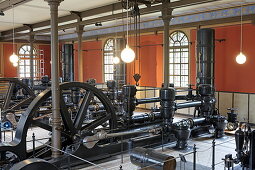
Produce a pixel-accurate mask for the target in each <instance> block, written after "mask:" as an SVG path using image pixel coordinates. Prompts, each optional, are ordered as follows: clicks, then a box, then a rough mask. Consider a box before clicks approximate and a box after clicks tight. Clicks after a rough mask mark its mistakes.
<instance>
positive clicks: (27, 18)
mask: <svg viewBox="0 0 255 170" xmlns="http://www.w3.org/2000/svg"><path fill="white" fill-rule="evenodd" d="M116 2H117V0H92V1H91V0H64V1H62V2H61V4H60V6H59V16H64V15H69V14H70V12H69V11H84V10H87V9H91V8H96V7H100V6H105V5H109V4H112V3H116ZM49 10H50V9H49V5H48V3H47V2H46V1H44V0H32V1H30V2H27V3H25V4H22V5H19V6H17V7H15V8H14V16H15V19H14V22H15V27H19V26H22V24H33V23H36V22H40V21H45V20H49V19H50V13H49ZM4 13H5V16H0V31H4V30H8V29H11V28H12V20H13V19H12V18H13V10H12V9H10V10H7V11H4Z"/></svg>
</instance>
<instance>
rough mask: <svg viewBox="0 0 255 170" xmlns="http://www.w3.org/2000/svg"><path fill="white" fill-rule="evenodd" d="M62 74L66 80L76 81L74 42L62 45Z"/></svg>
mask: <svg viewBox="0 0 255 170" xmlns="http://www.w3.org/2000/svg"><path fill="white" fill-rule="evenodd" d="M62 62H63V67H62V74H63V81H64V82H72V81H74V56H73V44H64V45H63V46H62Z"/></svg>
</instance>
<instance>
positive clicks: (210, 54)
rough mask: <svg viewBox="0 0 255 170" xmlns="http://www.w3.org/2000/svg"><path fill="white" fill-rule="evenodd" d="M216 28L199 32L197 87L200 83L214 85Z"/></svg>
mask: <svg viewBox="0 0 255 170" xmlns="http://www.w3.org/2000/svg"><path fill="white" fill-rule="evenodd" d="M214 35H215V32H214V29H211V28H205V29H200V30H198V32H197V87H198V86H199V85H200V84H210V85H212V86H214V47H215V43H214V37H215V36H214Z"/></svg>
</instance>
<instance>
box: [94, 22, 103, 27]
mask: <svg viewBox="0 0 255 170" xmlns="http://www.w3.org/2000/svg"><path fill="white" fill-rule="evenodd" d="M95 26H97V27H101V26H103V24H102V23H101V22H96V23H95Z"/></svg>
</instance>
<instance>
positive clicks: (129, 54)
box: [121, 0, 135, 63]
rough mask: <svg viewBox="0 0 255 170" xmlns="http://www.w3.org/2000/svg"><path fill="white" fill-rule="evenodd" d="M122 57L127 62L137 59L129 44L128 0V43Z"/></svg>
mask: <svg viewBox="0 0 255 170" xmlns="http://www.w3.org/2000/svg"><path fill="white" fill-rule="evenodd" d="M121 59H122V61H124V62H125V63H131V62H132V61H134V59H135V52H134V50H132V49H131V48H130V47H129V45H128V0H127V44H126V48H124V49H123V50H122V52H121Z"/></svg>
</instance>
